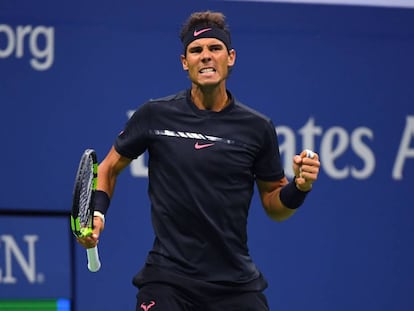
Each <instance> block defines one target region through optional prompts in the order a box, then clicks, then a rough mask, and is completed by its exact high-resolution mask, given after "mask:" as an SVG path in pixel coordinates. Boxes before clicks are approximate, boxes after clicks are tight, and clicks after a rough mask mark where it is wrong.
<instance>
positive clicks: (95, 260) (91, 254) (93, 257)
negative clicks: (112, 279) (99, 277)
mask: <svg viewBox="0 0 414 311" xmlns="http://www.w3.org/2000/svg"><path fill="white" fill-rule="evenodd" d="M86 255H87V257H88V269H89V271H91V272H97V271H99V269H100V268H101V261H100V260H99V254H98V247H97V246H95V247H93V248H88V249H86Z"/></svg>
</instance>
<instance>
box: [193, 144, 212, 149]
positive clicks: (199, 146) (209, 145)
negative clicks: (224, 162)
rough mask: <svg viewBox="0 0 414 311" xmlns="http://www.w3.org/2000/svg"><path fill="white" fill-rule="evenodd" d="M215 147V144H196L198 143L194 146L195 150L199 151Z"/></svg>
mask: <svg viewBox="0 0 414 311" xmlns="http://www.w3.org/2000/svg"><path fill="white" fill-rule="evenodd" d="M213 145H214V143H210V144H199V143H198V142H196V143H195V144H194V148H195V149H197V150H199V149H203V148H207V147H211V146H213Z"/></svg>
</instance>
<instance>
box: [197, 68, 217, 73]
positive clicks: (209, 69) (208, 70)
mask: <svg viewBox="0 0 414 311" xmlns="http://www.w3.org/2000/svg"><path fill="white" fill-rule="evenodd" d="M214 71H215V70H214V69H213V68H204V69H201V70H200V72H201V73H205V72H214Z"/></svg>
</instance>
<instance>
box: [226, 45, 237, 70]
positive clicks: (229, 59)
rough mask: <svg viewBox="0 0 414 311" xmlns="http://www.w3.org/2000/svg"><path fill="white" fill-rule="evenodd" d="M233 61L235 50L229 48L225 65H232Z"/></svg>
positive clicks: (234, 60) (234, 59)
mask: <svg viewBox="0 0 414 311" xmlns="http://www.w3.org/2000/svg"><path fill="white" fill-rule="evenodd" d="M235 62H236V50H234V49H231V50H230V51H229V56H228V59H227V66H229V67H233V66H234V63H235Z"/></svg>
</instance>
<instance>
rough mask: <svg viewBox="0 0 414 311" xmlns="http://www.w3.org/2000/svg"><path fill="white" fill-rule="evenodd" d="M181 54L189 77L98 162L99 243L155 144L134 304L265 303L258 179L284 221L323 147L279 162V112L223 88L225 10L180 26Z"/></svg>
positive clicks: (198, 309)
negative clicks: (120, 181) (133, 171)
mask: <svg viewBox="0 0 414 311" xmlns="http://www.w3.org/2000/svg"><path fill="white" fill-rule="evenodd" d="M180 38H181V41H182V44H183V54H182V55H181V63H182V67H183V69H184V70H185V71H186V72H187V73H188V76H189V78H190V80H191V87H190V88H189V89H188V90H184V91H181V92H178V93H177V94H174V95H170V96H167V97H164V98H160V99H156V100H151V101H149V102H146V103H144V104H143V105H141V106H140V107H139V108H138V109H137V110H136V112H135V114H134V115H133V116H132V117H131V118H130V120H129V121H128V123H127V124H126V126H125V128H124V129H123V131H122V132H121V134H119V136H117V138H116V140H115V143H114V145H113V146H112V148H111V150H110V151H109V153H108V154H107V156H106V157H105V159H104V160H103V161H102V162H101V163H100V165H99V170H98V190H99V191H98V193H97V195H96V199H97V202H96V210H97V215H98V216H100V217H95V218H96V223H97V224H96V228H95V234H94V235H93V237H91V238H87V239H84V240H81V241H80V243H81V244H82V245H83V246H84V247H86V248H88V247H92V246H94V245H96V243H97V239H98V237H99V234H100V232H101V231H102V229H103V222H101V220H100V219H104V215H105V214H106V212H107V210H108V207H109V203H110V198H111V196H112V195H113V192H114V188H115V183H116V179H117V176H118V174H120V173H121V171H122V170H123V169H124V168H125V167H126V166H127V165H129V164H130V163H131V161H132V160H133V159H135V158H137V157H138V156H139V155H141V154H142V153H143V152H144V151H146V150H148V154H149V198H150V201H151V211H152V223H153V227H154V231H155V241H154V244H153V247H152V249H151V250H150V251H149V254H148V256H147V258H146V262H145V264H144V265H143V267H141V269H140V271H139V272H138V273H137V274H136V275H135V277H134V278H133V283H134V284H135V286H136V287H137V288H138V294H137V306H136V310H150V311H156V310H164V311H165V310H168V311H186V310H194V311H202V310H205V311H207V310H210V311H211V310H238V311H243V310H254V311H260V310H268V309H269V308H268V303H267V299H266V297H265V295H264V294H263V291H264V290H265V288H266V287H267V281H266V279H265V277H264V276H263V275H262V273H261V272H260V271H259V270H258V268H257V267H256V266H255V264H254V262H253V261H252V258H251V257H250V255H249V249H248V246H247V228H246V227H247V216H248V212H249V207H250V203H251V199H252V195H253V192H254V185H255V184H256V185H257V189H258V193H259V195H260V198H261V202H262V204H263V207H264V210H265V212H266V213H267V215H268V216H269V217H270V218H272V219H274V220H277V221H282V220H285V219H287V218H289V217H290V216H292V215H293V214H294V213H295V211H296V210H297V208H298V207H299V206H301V205H302V203H303V202H304V200H305V198H306V196H307V195H308V193H309V191H310V190H311V188H312V184H313V183H314V182H315V181H316V179H317V176H318V173H319V166H320V163H319V160H318V155H317V154H316V153H313V152H307V151H306V150H304V151H302V152H301V153H300V154H298V155H296V156H295V157H294V158H293V161H292V162H293V169H294V172H295V176H296V177H295V178H294V180H293V181H291V182H289V181H288V179H287V178H286V176H285V175H284V171H283V168H282V163H281V159H280V154H279V146H278V140H277V136H276V132H275V126H274V124H273V123H272V121H271V120H270V119H269V118H268V117H266V116H264V115H262V114H260V113H259V112H256V111H254V110H253V109H251V108H248V107H247V106H245V105H243V104H242V103H240V102H239V101H238V100H237V99H236V97H235V96H234V95H233V94H232V93H231V92H230V91H229V90H228V89H227V88H226V80H227V78H228V76H229V73H230V71H231V68H232V67H233V66H234V64H235V61H236V52H235V50H234V49H233V47H232V44H231V38H230V32H229V28H228V26H227V24H226V20H225V16H224V15H223V14H222V13H220V12H212V11H205V12H196V13H193V14H191V16H190V17H189V18H188V20H187V21H186V22H185V24H184V25H183V27H182V30H181V33H180Z"/></svg>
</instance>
